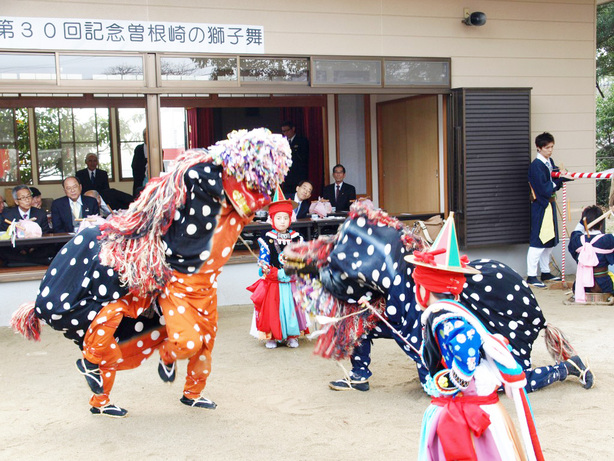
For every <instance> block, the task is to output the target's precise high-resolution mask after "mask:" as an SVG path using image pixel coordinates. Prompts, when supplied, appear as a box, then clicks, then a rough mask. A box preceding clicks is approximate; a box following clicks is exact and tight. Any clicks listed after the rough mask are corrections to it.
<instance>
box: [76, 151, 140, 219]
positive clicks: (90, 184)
mask: <svg viewBox="0 0 614 461" xmlns="http://www.w3.org/2000/svg"><path fill="white" fill-rule="evenodd" d="M85 163H86V165H87V168H84V169H82V170H79V171H77V173H76V174H75V177H76V178H77V179H78V180H79V182H80V183H81V187H82V190H83V193H84V194H85V193H86V192H89V191H92V190H93V191H96V192H98V193H99V194H100V196H101V197H102V199H103V200H104V201H105V202H106V203H108V204H109V206H110V207H111V208H112V209H114V210H120V209H121V210H125V209H126V208H128V207H129V206H130V203H131V202H132V195H130V194H126V193H125V192H122V191H120V190H117V189H111V188H110V187H109V175H108V174H107V172H106V171H104V170H101V169H99V168H98V155H96V154H93V153H92V154H87V157H85Z"/></svg>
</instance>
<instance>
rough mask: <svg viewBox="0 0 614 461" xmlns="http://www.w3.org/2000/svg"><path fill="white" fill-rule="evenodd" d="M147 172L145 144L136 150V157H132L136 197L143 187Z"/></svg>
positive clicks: (133, 191) (133, 193) (133, 187)
mask: <svg viewBox="0 0 614 461" xmlns="http://www.w3.org/2000/svg"><path fill="white" fill-rule="evenodd" d="M146 171H147V157H146V156H145V144H139V145H138V146H136V147H135V148H134V156H133V157H132V177H133V178H134V184H133V186H132V195H133V196H134V197H136V196H137V194H138V192H139V189H140V188H141V187H143V181H144V180H145V172H146Z"/></svg>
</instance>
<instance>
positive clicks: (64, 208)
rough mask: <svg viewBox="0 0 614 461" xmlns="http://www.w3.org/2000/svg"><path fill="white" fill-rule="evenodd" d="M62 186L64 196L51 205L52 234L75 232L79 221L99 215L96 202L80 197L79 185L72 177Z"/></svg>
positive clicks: (65, 180) (93, 199)
mask: <svg viewBox="0 0 614 461" xmlns="http://www.w3.org/2000/svg"><path fill="white" fill-rule="evenodd" d="M62 186H63V187H64V193H65V194H66V196H65V197H61V198H58V199H55V200H54V201H53V203H52V204H51V222H52V223H53V232H55V233H59V232H75V231H76V230H77V229H78V228H79V222H80V220H81V219H83V218H87V217H88V216H90V215H97V214H98V213H99V208H98V201H97V200H96V199H95V198H92V197H87V196H83V195H81V184H80V183H79V180H78V179H77V178H75V177H74V176H69V177H67V178H66V179H64V182H63V184H62Z"/></svg>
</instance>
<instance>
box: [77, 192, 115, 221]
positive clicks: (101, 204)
mask: <svg viewBox="0 0 614 461" xmlns="http://www.w3.org/2000/svg"><path fill="white" fill-rule="evenodd" d="M83 195H86V196H88V197H92V198H95V199H96V201H97V202H98V208H100V216H102V217H103V218H106V217H107V216H109V215H110V214H113V210H111V208H109V205H107V203H106V202H105V201H104V199H103V198H102V197H101V196H100V194H99V193H98V192H97V191H95V190H93V189H92V190H88V191H87V192H86V193H85V194H83Z"/></svg>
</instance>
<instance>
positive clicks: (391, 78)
mask: <svg viewBox="0 0 614 461" xmlns="http://www.w3.org/2000/svg"><path fill="white" fill-rule="evenodd" d="M384 66H385V70H386V86H444V87H449V86H450V63H449V61H425V60H418V59H406V60H386V61H385V64H384Z"/></svg>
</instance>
